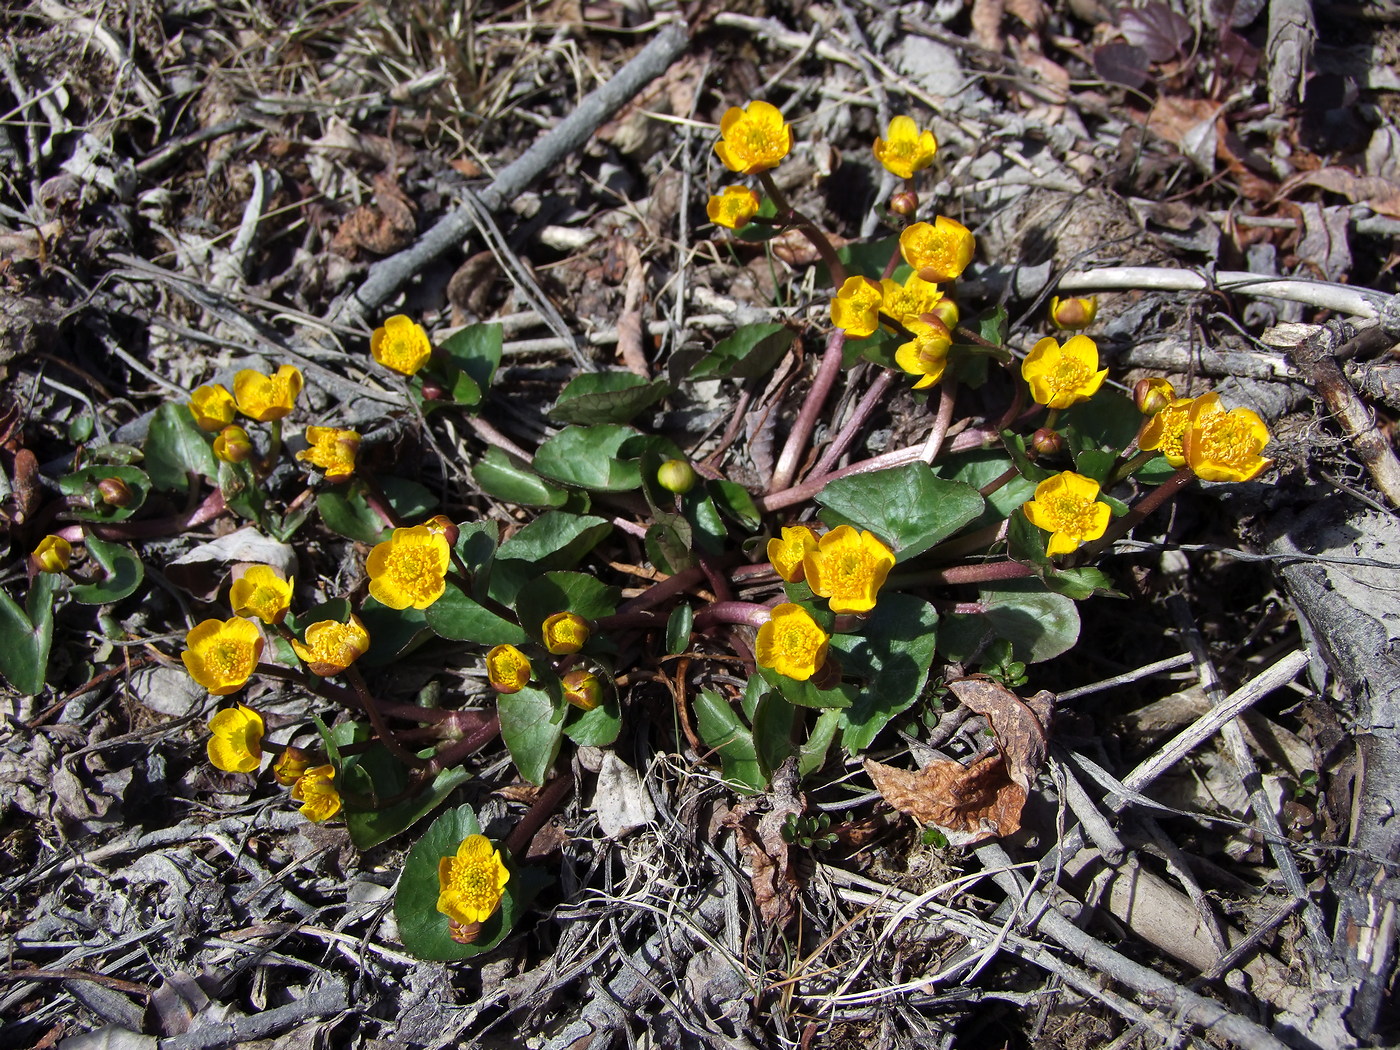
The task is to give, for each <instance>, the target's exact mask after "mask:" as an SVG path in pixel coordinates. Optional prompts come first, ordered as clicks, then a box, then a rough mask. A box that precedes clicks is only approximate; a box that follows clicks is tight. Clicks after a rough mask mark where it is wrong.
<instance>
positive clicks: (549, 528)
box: [496, 511, 612, 567]
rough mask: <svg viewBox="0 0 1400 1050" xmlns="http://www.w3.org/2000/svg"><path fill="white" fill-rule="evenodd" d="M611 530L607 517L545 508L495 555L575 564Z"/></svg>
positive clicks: (504, 558)
mask: <svg viewBox="0 0 1400 1050" xmlns="http://www.w3.org/2000/svg"><path fill="white" fill-rule="evenodd" d="M610 531H612V525H611V523H609V522H608V521H607V519H606V518H596V517H591V516H589V515H587V514H565V513H563V512H561V511H546V512H545V513H544V514H541V515H540V516H539V517H538V518H536V519H535V520H534V521H532V522H530V524H528V525H526V526H525V527H524V528H523V529H521V530H520V531H519V532H517V533H516V534H515V535H514V536H512V537H510V539H508V540H506V541H505V542H504V543H502V544H501V546H500V548H499V549H498V550H497V551H496V558H497V560H498V561H505V560H508V559H513V560H518V561H528V562H535V563H541V564H543V563H546V562H557V561H565V562H568V563H569V564H570V565H572V564H576V563H577V562H578V561H579V559H581V558H582V557H583V556H584V555H585V554H587V553H588V552H589V551H591V550H592V549H593V548H594V547H596V546H597V545H598V544H599V543H600V542H602V539H603V537H604V536H606V535H607V534H608V533H609V532H610ZM549 567H554V566H553V565H550V566H549ZM565 567H567V566H565Z"/></svg>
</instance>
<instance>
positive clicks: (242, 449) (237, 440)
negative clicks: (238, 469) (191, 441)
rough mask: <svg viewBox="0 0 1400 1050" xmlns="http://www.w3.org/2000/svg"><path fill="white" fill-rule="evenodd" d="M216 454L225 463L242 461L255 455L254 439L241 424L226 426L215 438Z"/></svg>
mask: <svg viewBox="0 0 1400 1050" xmlns="http://www.w3.org/2000/svg"><path fill="white" fill-rule="evenodd" d="M214 455H216V456H218V457H219V458H220V459H221V460H223V461H224V462H225V463H242V462H244V461H245V460H247V459H248V458H249V457H251V456H252V455H253V439H252V438H250V437H249V436H248V431H246V430H244V429H243V428H242V427H240V426H231V427H224V429H223V430H221V431H219V436H218V437H216V438H215V439H214Z"/></svg>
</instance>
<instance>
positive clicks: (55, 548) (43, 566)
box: [33, 534, 73, 572]
mask: <svg viewBox="0 0 1400 1050" xmlns="http://www.w3.org/2000/svg"><path fill="white" fill-rule="evenodd" d="M33 558H34V564H35V565H36V566H37V567H38V569H39V571H40V572H64V571H66V570H67V568H68V563H69V562H71V561H72V560H73V545H72V544H71V543H69V542H68V541H67V540H65V539H64V538H63V537H62V536H55V535H52V534H50V535H48V536H45V537H44V538H43V539H42V540H40V541H39V546H37V547H35V548H34V554H33Z"/></svg>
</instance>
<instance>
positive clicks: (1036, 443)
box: [1031, 427, 1065, 456]
mask: <svg viewBox="0 0 1400 1050" xmlns="http://www.w3.org/2000/svg"><path fill="white" fill-rule="evenodd" d="M1031 448H1033V449H1035V452H1036V455H1038V456H1054V455H1058V454H1059V453H1061V452H1063V451H1064V450H1065V439H1064V438H1062V437H1061V436H1060V435H1059V434H1058V433H1057V432H1056V431H1054V430H1051V429H1050V428H1049V427H1041V428H1040V429H1039V430H1037V431H1036V432H1035V433H1034V434H1032V435H1031Z"/></svg>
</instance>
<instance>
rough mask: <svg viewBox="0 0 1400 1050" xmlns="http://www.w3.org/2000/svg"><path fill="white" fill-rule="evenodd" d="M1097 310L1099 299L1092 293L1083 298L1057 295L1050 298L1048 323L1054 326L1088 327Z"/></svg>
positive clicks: (1092, 321)
mask: <svg viewBox="0 0 1400 1050" xmlns="http://www.w3.org/2000/svg"><path fill="white" fill-rule="evenodd" d="M1098 312H1099V301H1098V299H1096V298H1094V296H1092V295H1091V296H1088V297H1087V298H1084V299H1061V298H1060V297H1059V296H1058V295H1057V296H1055V297H1054V298H1052V299H1051V300H1050V323H1051V324H1053V325H1054V326H1055V327H1056V328H1068V329H1077V328H1088V327H1089V326H1090V325H1091V324H1093V323H1094V315H1095V314H1097V313H1098Z"/></svg>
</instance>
